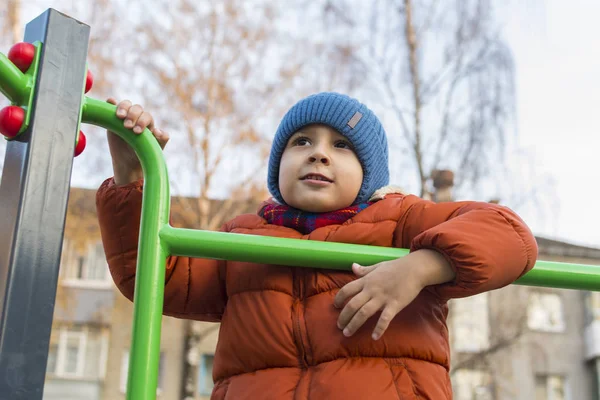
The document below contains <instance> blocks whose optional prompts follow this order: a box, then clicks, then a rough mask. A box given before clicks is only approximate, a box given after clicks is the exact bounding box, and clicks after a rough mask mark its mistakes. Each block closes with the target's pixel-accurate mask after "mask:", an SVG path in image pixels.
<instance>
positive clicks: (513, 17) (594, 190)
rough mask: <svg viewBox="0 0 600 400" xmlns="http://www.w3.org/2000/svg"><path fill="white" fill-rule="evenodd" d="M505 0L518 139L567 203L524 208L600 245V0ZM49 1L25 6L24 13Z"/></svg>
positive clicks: (563, 233) (548, 231) (565, 233)
mask: <svg viewBox="0 0 600 400" xmlns="http://www.w3.org/2000/svg"><path fill="white" fill-rule="evenodd" d="M505 4H506V6H505V7H503V8H502V9H501V10H499V11H500V14H501V15H500V20H501V21H502V23H503V32H504V35H505V37H506V39H507V40H508V41H509V45H510V47H511V48H512V50H513V52H514V57H515V61H516V79H517V82H516V83H517V84H516V88H517V102H518V105H517V106H518V107H517V110H518V141H519V144H520V146H522V147H523V148H525V149H526V150H527V151H529V152H530V154H531V155H532V160H533V162H534V165H535V171H536V173H538V174H540V177H541V176H542V175H544V174H549V175H551V176H552V177H553V178H554V179H555V182H556V191H555V193H556V196H557V199H555V200H557V201H554V202H553V203H557V204H559V205H560V207H556V208H555V209H553V210H552V211H551V212H549V213H546V216H545V217H544V218H541V217H540V216H539V215H538V214H536V213H534V212H527V211H525V212H524V213H523V214H522V216H523V217H524V219H525V220H526V221H527V223H528V224H529V225H530V226H531V228H532V230H533V231H534V233H536V234H538V235H543V236H547V237H553V238H557V239H562V240H566V241H570V242H574V243H578V244H585V245H591V246H595V247H600V202H599V200H600V112H599V111H598V109H599V108H600V99H599V98H600V46H598V42H599V40H600V24H599V23H598V21H597V16H598V15H600V1H598V0H571V1H564V0H526V1H522V0H521V1H519V0H510V1H507V2H506V3H505ZM45 8H46V7H41V8H39V7H38V8H36V7H33V6H32V7H31V8H29V7H26V8H25V9H24V13H23V15H22V17H23V20H24V21H29V20H31V19H32V18H34V17H35V16H37V15H38V14H39V13H40V12H42V11H43V10H44V9H45ZM78 161H79V160H78ZM76 164H77V163H76ZM74 179H75V180H77V173H74ZM74 183H75V184H77V182H75V181H74Z"/></svg>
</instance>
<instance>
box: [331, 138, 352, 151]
mask: <svg viewBox="0 0 600 400" xmlns="http://www.w3.org/2000/svg"><path fill="white" fill-rule="evenodd" d="M335 147H337V148H340V149H348V150H353V148H352V145H351V144H350V143H348V142H347V141H345V140H340V141H338V142H336V143H335Z"/></svg>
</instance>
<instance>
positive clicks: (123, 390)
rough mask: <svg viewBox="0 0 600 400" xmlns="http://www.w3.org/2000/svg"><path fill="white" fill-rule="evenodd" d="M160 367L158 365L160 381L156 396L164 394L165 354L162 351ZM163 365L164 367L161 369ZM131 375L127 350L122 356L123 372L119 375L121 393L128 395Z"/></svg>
mask: <svg viewBox="0 0 600 400" xmlns="http://www.w3.org/2000/svg"><path fill="white" fill-rule="evenodd" d="M158 362H159V365H158V370H159V375H158V381H157V388H156V395H157V396H160V395H161V394H162V392H163V386H164V384H163V380H164V379H165V378H164V374H165V365H164V362H165V353H164V352H163V351H162V350H161V352H160V356H159V361H158ZM161 364H162V367H161ZM161 368H162V371H163V374H162V376H161V374H160V371H161ZM128 374H129V349H125V350H123V354H122V355H121V372H120V375H119V390H120V391H121V393H123V394H125V393H127V378H128V376H127V375H128Z"/></svg>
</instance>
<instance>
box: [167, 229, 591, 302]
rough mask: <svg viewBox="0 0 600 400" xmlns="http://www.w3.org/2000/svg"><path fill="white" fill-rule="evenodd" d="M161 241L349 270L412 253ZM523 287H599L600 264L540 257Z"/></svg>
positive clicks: (231, 238) (236, 238)
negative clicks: (557, 260) (358, 265)
mask: <svg viewBox="0 0 600 400" xmlns="http://www.w3.org/2000/svg"><path fill="white" fill-rule="evenodd" d="M160 236H161V239H162V240H163V241H164V243H166V246H167V247H168V249H169V253H170V254H173V255H182V256H191V257H201V258H216V259H226V260H236V261H249V262H257V263H265V264H277V265H289V266H294V267H312V268H328V269H345V270H350V269H351V265H352V263H353V262H357V263H359V264H361V265H373V264H377V263H379V262H382V261H387V260H393V259H396V258H400V257H402V256H405V255H406V254H408V250H406V249H395V248H388V247H376V246H365V245H355V244H345V243H331V242H320V241H310V240H300V239H284V238H276V237H264V236H255V235H241V234H235V233H223V232H209V231H200V230H192V229H180V228H173V227H170V226H165V227H163V228H162V229H161V231H160ZM515 283H516V284H518V285H527V286H545V287H554V288H561V289H578V290H593V291H600V266H596V265H586V264H573V263H560V262H550V261H538V262H537V263H536V265H535V268H534V269H533V270H532V271H530V272H529V273H527V274H526V275H525V276H523V277H522V278H520V279H519V280H517V281H516V282H515Z"/></svg>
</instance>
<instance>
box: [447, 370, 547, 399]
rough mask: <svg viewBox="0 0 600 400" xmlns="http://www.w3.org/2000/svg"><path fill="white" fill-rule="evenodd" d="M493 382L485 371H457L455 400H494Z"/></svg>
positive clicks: (454, 380) (453, 380) (454, 377)
mask: <svg viewBox="0 0 600 400" xmlns="http://www.w3.org/2000/svg"><path fill="white" fill-rule="evenodd" d="M491 381H492V379H491V376H490V374H489V373H488V372H485V371H478V370H472V369H461V370H458V371H456V372H455V373H454V376H453V377H452V392H453V394H454V400H492V399H493V393H492V384H491ZM536 400H537V399H536Z"/></svg>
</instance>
